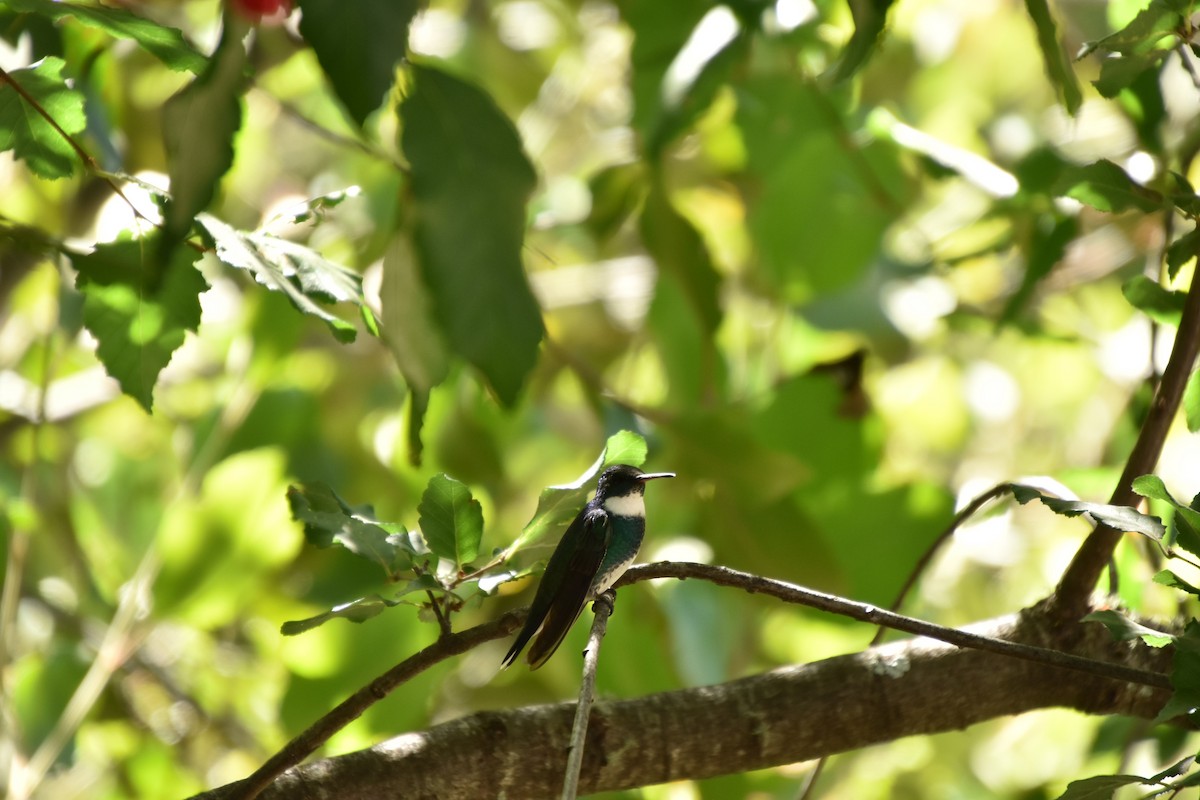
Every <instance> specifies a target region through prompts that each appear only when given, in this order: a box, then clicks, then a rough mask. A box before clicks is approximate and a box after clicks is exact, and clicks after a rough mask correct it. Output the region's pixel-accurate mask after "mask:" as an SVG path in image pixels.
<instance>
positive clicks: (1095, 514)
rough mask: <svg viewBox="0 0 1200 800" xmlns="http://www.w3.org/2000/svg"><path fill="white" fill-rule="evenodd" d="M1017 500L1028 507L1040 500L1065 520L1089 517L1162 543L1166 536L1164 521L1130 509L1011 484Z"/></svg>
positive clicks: (1114, 527)
mask: <svg viewBox="0 0 1200 800" xmlns="http://www.w3.org/2000/svg"><path fill="white" fill-rule="evenodd" d="M1011 488H1012V493H1013V497H1015V498H1016V499H1017V501H1018V502H1020V503H1022V504H1025V503H1029V502H1031V501H1033V500H1038V501H1040V502H1041V503H1042V505H1044V506H1046V507H1047V508H1049V509H1050V510H1051V511H1053V512H1054V513H1055V514H1060V515H1062V516H1064V517H1077V516H1079V515H1080V514H1087V515H1089V516H1090V517H1091V518H1092V519H1094V520H1096V521H1097V522H1099V523H1101V524H1104V525H1108V526H1109V527H1111V528H1113V529H1115V530H1118V531H1127V532H1129V533H1140V534H1142V535H1143V536H1148V537H1150V538H1151V539H1154V540H1155V541H1160V540H1161V539H1162V538H1163V536H1164V535H1165V534H1166V532H1167V531H1166V528H1165V527H1164V526H1163V524H1162V520H1160V519H1159V518H1158V517H1154V516H1151V515H1149V514H1143V513H1141V512H1140V511H1137V510H1136V509H1132V508H1129V507H1128V506H1113V505H1107V504H1105V503H1089V502H1086V501H1083V500H1063V499H1062V498H1059V497H1051V496H1049V495H1046V494H1042V493H1041V492H1040V491H1038V490H1037V489H1034V488H1033V487H1031V486H1023V485H1021V484H1017V483H1014V484H1012V485H1011Z"/></svg>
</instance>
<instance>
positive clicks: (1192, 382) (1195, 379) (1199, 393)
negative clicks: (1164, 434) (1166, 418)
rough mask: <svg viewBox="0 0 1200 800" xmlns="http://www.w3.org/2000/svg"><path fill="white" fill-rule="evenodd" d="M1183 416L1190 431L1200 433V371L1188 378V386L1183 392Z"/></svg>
mask: <svg viewBox="0 0 1200 800" xmlns="http://www.w3.org/2000/svg"><path fill="white" fill-rule="evenodd" d="M1183 415H1184V418H1185V419H1186V420H1187V427H1188V430H1189V431H1191V432H1192V433H1196V432H1197V431H1200V370H1197V371H1195V372H1193V373H1192V374H1191V375H1190V376H1189V377H1188V382H1187V386H1186V387H1185V388H1184V390H1183Z"/></svg>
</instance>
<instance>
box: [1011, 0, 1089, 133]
mask: <svg viewBox="0 0 1200 800" xmlns="http://www.w3.org/2000/svg"><path fill="white" fill-rule="evenodd" d="M1025 8H1026V10H1028V11H1029V16H1030V17H1031V18H1032V19H1033V26H1034V28H1035V29H1036V30H1037V40H1038V49H1039V50H1041V51H1042V61H1043V63H1045V65H1046V74H1047V75H1049V76H1050V82H1051V83H1053V84H1054V87H1055V88H1056V89H1057V90H1058V94H1059V97H1060V98H1061V99H1062V102H1063V105H1064V106H1065V107H1066V109H1067V112H1068V113H1069V114H1071V115H1072V116H1074V115H1075V113H1076V112H1078V111H1079V106H1080V105H1081V104H1082V103H1083V95H1082V94H1081V93H1080V91H1079V79H1078V78H1076V77H1075V70H1074V69H1073V68H1072V67H1071V61H1070V59H1069V58H1067V54H1066V51H1065V50H1063V46H1062V42H1061V41H1059V36H1058V26H1057V25H1056V24H1055V22H1054V17H1053V15H1052V14H1051V13H1050V5H1049V3H1047V2H1046V0H1025Z"/></svg>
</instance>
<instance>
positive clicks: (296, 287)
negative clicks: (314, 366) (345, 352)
mask: <svg viewBox="0 0 1200 800" xmlns="http://www.w3.org/2000/svg"><path fill="white" fill-rule="evenodd" d="M196 222H198V223H199V224H200V227H201V229H202V231H203V232H204V234H205V239H206V240H207V241H208V243H209V245H210V246H211V247H212V248H213V250H214V252H215V253H216V256H217V258H218V259H219V260H220V261H221V263H223V264H225V265H226V266H228V267H232V268H234V269H244V270H246V271H247V272H249V273H250V274H251V275H253V276H254V280H256V281H258V282H259V283H261V284H262V285H263V286H265V287H267V288H268V289H270V290H271V291H274V292H280V293H281V294H283V295H284V296H285V297H287V299H288V300H290V301H291V303H292V305H293V306H295V307H296V309H297V310H298V311H300V312H302V313H304V314H308V315H310V316H313V317H316V318H317V319H319V320H321V321H322V322H324V323H325V324H326V325H328V326H329V330H330V332H331V333H333V335H334V336H335V337H336V338H337V340H338V341H340V342H352V341H354V338H355V336H356V335H357V331H356V330H355V328H354V324H353V323H351V322H347V321H346V320H344V319H342V318H340V317H337V316H334V315H333V314H330V313H329V312H328V311H326V310H325V309H323V308H322V307H321V306H319V305H317V303H335V302H350V303H355V304H357V305H358V306H360V307H365V305H366V299H365V298H364V297H363V293H362V277H361V276H360V275H359V274H358V273H356V272H354V271H353V270H350V269H347V268H346V267H343V266H341V265H339V264H334V263H333V262H332V261H326V260H325V258H324V257H323V256H322V255H321V254H320V253H318V252H317V251H315V250H313V249H311V248H308V247H305V246H304V245H299V244H296V243H295V242H289V241H287V240H286V239H280V238H279V237H277V236H272V235H270V234H267V233H261V232H256V233H246V232H244V231H239V230H237V229H236V228H233V227H231V226H229V225H226V224H225V223H224V222H222V221H221V220H219V219H217V218H216V217H214V216H212V215H211V214H200V215H198V216H197V217H196Z"/></svg>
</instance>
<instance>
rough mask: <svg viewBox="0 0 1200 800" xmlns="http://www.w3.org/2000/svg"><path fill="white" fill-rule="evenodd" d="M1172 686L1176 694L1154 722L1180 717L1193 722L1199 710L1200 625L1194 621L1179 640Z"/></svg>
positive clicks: (1188, 625) (1172, 673)
mask: <svg viewBox="0 0 1200 800" xmlns="http://www.w3.org/2000/svg"><path fill="white" fill-rule="evenodd" d="M1171 686H1172V687H1173V688H1174V690H1175V691H1174V693H1173V694H1172V695H1171V699H1170V700H1168V701H1167V703H1166V705H1164V706H1163V707H1162V709H1161V710H1160V711H1159V712H1158V715H1157V716H1156V717H1155V718H1154V722H1155V723H1159V722H1166V721H1167V720H1170V719H1174V718H1175V717H1178V716H1181V715H1182V716H1187V717H1188V718H1189V719H1190V720H1191V721H1193V722H1194V721H1195V719H1196V709H1197V708H1200V624H1198V623H1197V622H1196V620H1194V619H1193V620H1192V621H1191V622H1189V623H1188V624H1187V628H1185V629H1184V632H1183V636H1179V637H1176V647H1175V655H1174V656H1173V657H1172V659H1171Z"/></svg>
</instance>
